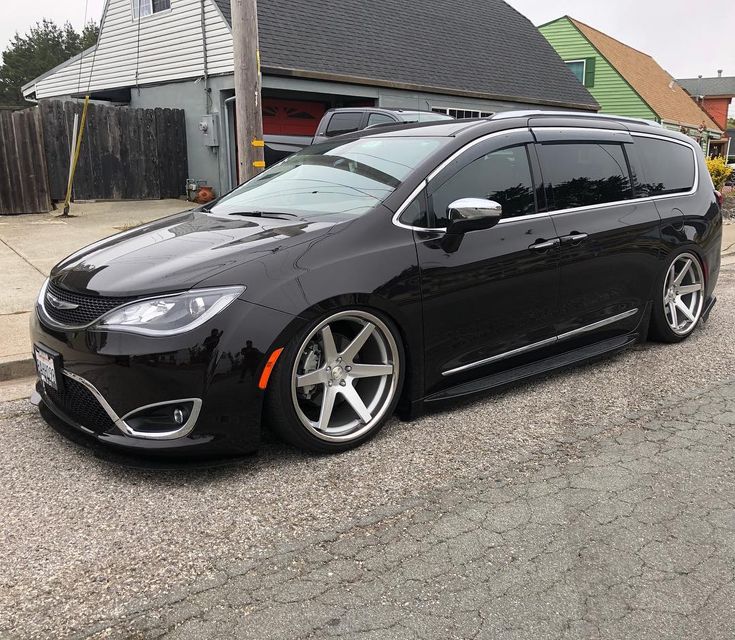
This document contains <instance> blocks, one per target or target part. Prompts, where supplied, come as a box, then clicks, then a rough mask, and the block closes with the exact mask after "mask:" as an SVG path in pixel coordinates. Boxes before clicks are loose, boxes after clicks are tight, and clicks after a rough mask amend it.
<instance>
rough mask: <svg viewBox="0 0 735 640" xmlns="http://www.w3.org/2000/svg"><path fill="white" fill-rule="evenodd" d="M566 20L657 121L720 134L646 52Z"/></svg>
mask: <svg viewBox="0 0 735 640" xmlns="http://www.w3.org/2000/svg"><path fill="white" fill-rule="evenodd" d="M567 17H568V18H569V21H570V22H572V24H574V26H575V27H577V29H579V31H580V32H581V33H582V35H583V36H584V37H585V38H587V40H589V41H590V43H591V44H592V46H593V47H595V48H596V49H597V50H598V51H599V52H600V54H602V55H603V56H604V57H605V58H606V59H607V61H608V62H609V63H610V64H611V65H612V66H613V67H615V69H616V71H617V72H618V73H619V74H620V75H621V76H623V78H624V79H625V80H626V82H627V83H628V84H629V85H630V86H631V87H632V88H633V90H634V91H636V92H637V93H638V95H639V96H640V97H641V98H642V99H643V100H644V101H645V102H646V103H647V104H648V106H649V107H651V109H652V110H653V111H654V112H655V113H656V115H657V116H658V117H659V118H661V120H665V121H666V122H673V123H676V124H681V125H687V126H689V127H698V126H699V125H700V124H701V123H704V125H705V126H706V127H707V129H710V130H713V131H720V128H719V127H718V126H717V125H716V124H715V122H714V121H713V120H712V118H710V117H709V116H708V115H707V114H706V113H705V112H704V111H703V110H702V109H700V108H699V106H697V104H696V103H695V102H694V101H693V100H692V99H691V97H690V96H689V94H687V92H686V91H684V89H682V88H681V87H680V86H679V85H678V84H676V81H675V80H674V78H673V77H672V76H671V75H670V74H669V73H668V72H667V71H666V70H665V69H663V68H662V67H661V66H659V64H658V63H657V62H656V61H655V60H654V59H653V58H652V57H651V56H649V55H648V54H647V53H643V52H642V51H638V49H634V48H633V47H630V46H628V45H627V44H624V43H623V42H620V41H619V40H616V39H615V38H612V37H610V36H609V35H607V34H606V33H602V31H598V30H597V29H595V28H594V27H590V26H589V25H587V24H584V22H580V21H579V20H575V19H574V18H571V17H569V16H567Z"/></svg>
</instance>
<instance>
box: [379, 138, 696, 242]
mask: <svg viewBox="0 0 735 640" xmlns="http://www.w3.org/2000/svg"><path fill="white" fill-rule="evenodd" d="M536 129H544V130H547V131H549V130H551V131H602V132H604V133H623V134H626V135H629V136H633V137H636V136H637V137H642V138H654V139H656V140H663V141H664V142H672V143H674V144H679V145H681V146H683V147H687V148H688V149H689V150H690V151H691V152H692V158H693V160H694V186H693V187H692V188H691V189H690V190H689V191H683V192H681V193H665V194H662V195H657V196H642V197H639V198H630V199H629V200H616V201H615V202H603V203H600V204H590V205H585V206H581V207H571V208H569V209H556V210H554V211H542V212H539V213H531V214H528V215H526V216H513V217H512V218H504V219H501V220H500V222H498V224H504V223H508V222H514V221H516V220H531V219H533V218H540V217H542V216H552V217H553V216H555V215H560V214H564V213H570V212H573V211H584V210H587V209H600V208H602V207H615V206H620V205H624V204H633V203H638V202H653V201H655V200H665V199H667V198H683V197H687V196H692V195H694V194H696V193H697V191H698V189H699V165H698V164H697V153H696V147H695V146H694V145H693V144H689V143H688V142H685V141H684V140H677V139H676V138H670V137H668V136H664V135H660V134H655V133H641V132H638V131H622V130H618V129H601V128H599V127H517V128H514V129H505V130H503V131H494V132H493V133H489V134H487V135H485V136H482V137H480V138H477V139H476V140H473V141H472V142H469V143H468V144H466V145H465V146H464V147H462V148H461V149H459V150H457V151H455V152H454V153H453V154H452V155H451V156H449V157H448V158H447V159H446V160H444V161H443V162H442V163H441V164H439V166H437V167H436V168H435V169H433V170H432V171H431V172H430V173H429V175H428V176H427V177H426V178H424V180H422V181H421V184H420V185H419V186H418V187H416V189H414V190H413V191H412V192H411V195H409V196H408V198H406V199H405V200H404V201H403V203H402V204H401V206H400V207H398V210H397V211H396V213H395V214H393V217H392V222H393V224H394V225H395V226H397V227H400V228H402V229H408V230H410V231H422V232H425V233H446V231H447V228H446V227H431V228H427V227H414V226H412V225H408V224H404V223H403V222H401V221H400V220H399V218H400V216H401V214H402V213H403V212H404V211H405V210H406V209H407V208H408V206H409V205H410V204H411V202H413V199H414V198H415V197H416V196H418V195H419V193H421V190H422V189H424V188H426V187H427V186H428V185H429V183H430V182H431V181H432V180H433V179H434V178H435V177H436V176H437V174H439V173H440V172H441V171H442V170H443V169H444V168H445V167H446V166H447V165H448V164H449V163H451V162H453V161H454V160H455V159H456V158H458V157H459V156H460V155H461V154H463V153H464V152H465V151H467V150H468V149H471V148H472V147H474V146H475V145H477V144H480V143H481V142H484V141H485V140H489V139H491V138H494V137H497V136H499V135H502V134H506V133H516V132H518V131H530V132H532V133H533V131H535V130H536ZM580 142H581V143H584V141H583V140H582V141H580Z"/></svg>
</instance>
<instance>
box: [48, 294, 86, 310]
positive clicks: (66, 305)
mask: <svg viewBox="0 0 735 640" xmlns="http://www.w3.org/2000/svg"><path fill="white" fill-rule="evenodd" d="M46 300H48V303H49V304H50V305H51V306H52V307H53V308H54V309H78V308H79V305H78V304H74V303H73V302H67V301H66V300H62V299H61V298H57V297H56V296H55V295H53V294H52V293H46Z"/></svg>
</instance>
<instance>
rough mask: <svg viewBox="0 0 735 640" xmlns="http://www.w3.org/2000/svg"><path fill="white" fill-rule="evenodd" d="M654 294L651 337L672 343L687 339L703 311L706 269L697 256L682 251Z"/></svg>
mask: <svg viewBox="0 0 735 640" xmlns="http://www.w3.org/2000/svg"><path fill="white" fill-rule="evenodd" d="M654 295H655V297H654V301H653V314H652V316H651V337H652V338H653V339H654V340H658V341H659V342H669V343H672V342H681V341H682V340H685V339H686V338H688V337H689V335H691V333H692V331H694V329H695V328H696V326H697V324H698V323H699V320H700V318H701V317H702V309H703V308H704V270H703V269H702V263H701V261H700V260H699V258H698V257H697V255H696V254H695V253H694V252H692V251H687V250H682V251H680V252H678V253H676V254H674V255H673V256H671V257H670V258H669V259H668V261H667V263H666V268H665V269H664V271H663V274H662V276H660V277H659V279H658V282H657V283H656V290H655V294H654Z"/></svg>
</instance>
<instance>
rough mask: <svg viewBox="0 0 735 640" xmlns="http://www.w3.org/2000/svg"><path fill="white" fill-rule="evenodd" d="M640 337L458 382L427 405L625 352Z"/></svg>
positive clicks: (621, 338) (623, 338) (625, 337)
mask: <svg viewBox="0 0 735 640" xmlns="http://www.w3.org/2000/svg"><path fill="white" fill-rule="evenodd" d="M640 339H641V336H640V334H638V333H630V334H626V335H623V336H616V337H614V338H608V339H607V340H602V341H601V342H596V343H594V344H591V345H588V346H585V347H580V348H578V349H573V350H571V351H567V352H566V353H563V354H561V355H558V356H554V357H552V358H545V359H543V360H538V361H537V362H532V363H530V364H526V365H523V366H520V367H516V368H515V369H508V370H507V371H501V372H500V373H495V374H493V375H490V376H485V377H484V378H478V379H477V380H470V381H469V382H464V383H462V384H458V385H456V386H454V387H450V388H448V389H444V390H442V391H439V392H438V393H435V394H432V395H430V396H427V397H426V398H424V402H425V403H426V404H427V405H431V404H433V403H435V402H436V403H438V402H443V401H446V400H452V399H455V398H462V397H464V396H469V395H474V394H476V393H480V392H482V391H488V390H490V389H497V388H499V387H504V386H506V385H510V384H513V383H515V382H518V381H520V380H524V379H526V378H531V377H533V376H538V375H541V374H544V373H548V372H549V371H554V370H556V369H562V368H565V367H570V366H573V365H576V364H579V363H581V362H585V361H587V360H591V359H593V358H598V357H600V356H603V355H607V354H610V353H615V352H616V351H621V350H623V349H626V348H628V347H632V346H633V345H634V344H636V343H637V342H639V341H640Z"/></svg>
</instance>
